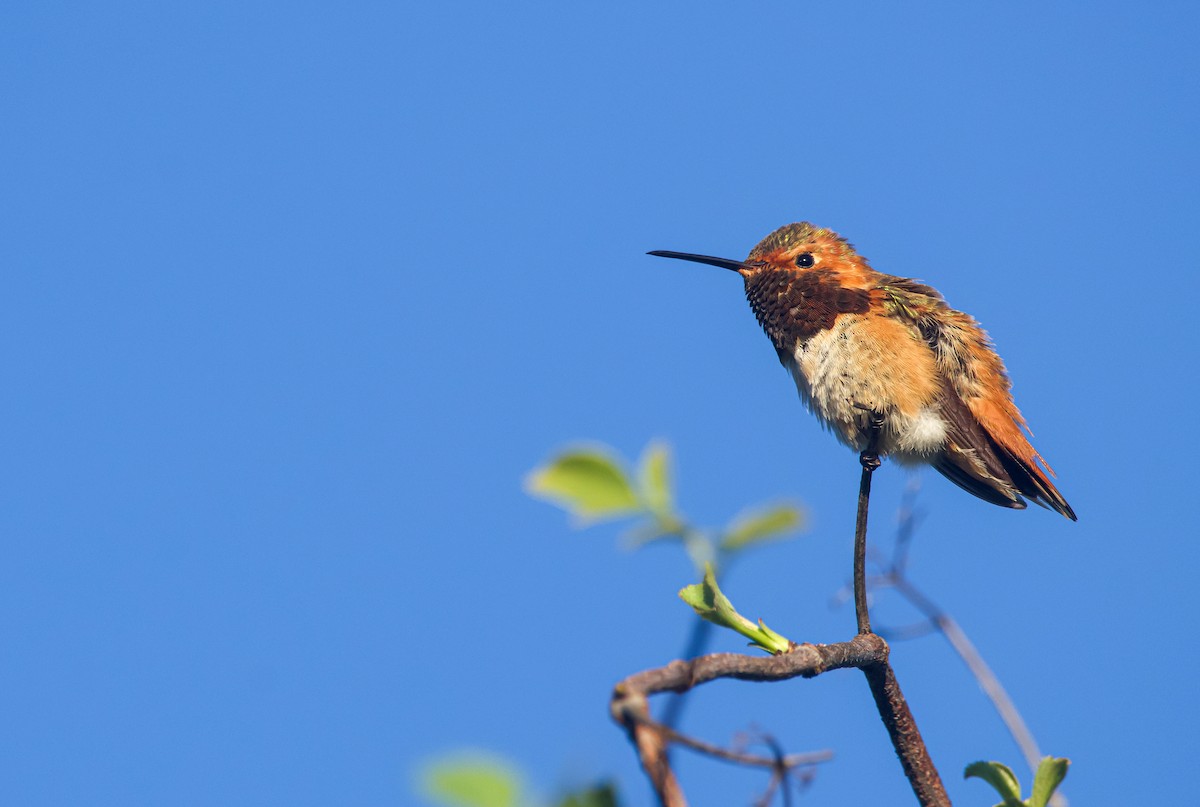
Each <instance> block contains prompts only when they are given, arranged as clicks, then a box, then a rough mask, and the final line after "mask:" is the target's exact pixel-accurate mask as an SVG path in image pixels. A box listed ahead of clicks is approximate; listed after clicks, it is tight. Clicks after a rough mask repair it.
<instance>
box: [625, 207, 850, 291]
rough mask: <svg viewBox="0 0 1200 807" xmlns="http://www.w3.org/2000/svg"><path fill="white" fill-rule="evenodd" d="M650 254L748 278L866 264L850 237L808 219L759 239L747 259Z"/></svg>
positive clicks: (666, 253)
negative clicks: (691, 262)
mask: <svg viewBox="0 0 1200 807" xmlns="http://www.w3.org/2000/svg"><path fill="white" fill-rule="evenodd" d="M647 254H649V255H657V256H659V257H662V258H679V259H681V260H685V261H694V262H696V263H706V264H709V265H710V266H720V267H722V268H724V269H730V270H732V271H734V272H737V273H738V274H740V275H741V276H742V277H744V278H746V280H750V278H752V277H754V276H755V275H757V274H758V273H760V272H764V271H770V272H781V271H783V272H804V271H808V270H815V271H823V272H830V273H835V274H837V273H840V271H842V270H846V269H848V268H852V267H853V266H854V265H859V266H865V265H866V264H865V262H864V261H863V260H862V258H860V257H859V256H858V254H857V253H856V252H855V251H854V247H852V246H850V244H849V243H848V242H847V241H846V239H844V238H842V237H841V236H840V235H838V234H837V233H835V232H834V231H833V230H827V229H825V228H824V227H817V226H816V225H814V224H809V223H808V222H806V221H802V222H799V223H797V224H785V225H784V226H783V227H780V228H779V229H778V230H776V231H775V232H773V233H771V234H770V235H768V236H767V237H766V238H764V239H763V240H762V241H759V242H758V245H757V246H755V247H754V249H752V250H750V254H749V255H748V256H747V257H746V259H745V260H744V261H737V260H732V259H730V258H714V257H712V256H710V255H695V254H692V253H689V252H668V251H664V250H655V251H654V252H650V253H647Z"/></svg>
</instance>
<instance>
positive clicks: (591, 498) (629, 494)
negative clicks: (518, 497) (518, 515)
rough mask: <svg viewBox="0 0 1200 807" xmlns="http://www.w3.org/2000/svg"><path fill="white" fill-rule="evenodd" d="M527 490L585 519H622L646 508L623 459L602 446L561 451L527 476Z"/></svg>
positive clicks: (532, 494)
mask: <svg viewBox="0 0 1200 807" xmlns="http://www.w3.org/2000/svg"><path fill="white" fill-rule="evenodd" d="M525 490H526V491H527V492H528V493H529V494H530V495H531V496H539V497H541V498H544V499H549V500H551V501H554V502H556V503H558V504H559V505H561V506H562V507H564V508H565V509H567V510H568V511H570V512H571V513H572V514H574V515H575V516H578V517H579V518H580V519H583V520H584V521H599V520H602V519H605V518H620V517H621V516H627V515H631V514H634V513H637V512H639V511H641V510H642V509H643V507H642V504H641V501H640V500H639V499H638V496H637V494H636V493H635V492H634V490H633V486H632V485H630V483H629V477H628V476H627V475H626V473H625V470H624V469H623V468H622V467H621V464H620V462H619V461H618V460H616V459H614V458H613V457H612V455H611V453H610V452H609V451H608V450H606V449H603V448H597V449H575V450H572V451H567V452H564V453H562V454H560V455H559V456H557V457H555V458H554V459H553V460H551V461H550V462H548V463H547V464H546V465H543V466H542V467H540V468H535V469H534V470H533V471H532V472H531V473H530V474H529V476H527V477H526V478H525Z"/></svg>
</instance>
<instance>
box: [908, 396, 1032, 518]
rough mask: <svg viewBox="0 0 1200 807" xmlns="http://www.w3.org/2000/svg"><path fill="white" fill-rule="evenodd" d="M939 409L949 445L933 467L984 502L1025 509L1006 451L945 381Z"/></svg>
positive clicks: (939, 397) (937, 457)
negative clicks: (1009, 468) (1008, 466)
mask: <svg viewBox="0 0 1200 807" xmlns="http://www.w3.org/2000/svg"><path fill="white" fill-rule="evenodd" d="M938 409H939V410H940V412H941V415H942V418H943V419H944V420H945V422H946V445H945V448H944V449H943V450H942V452H941V453H940V454H938V455H937V456H936V457H933V458H932V460H931V464H932V465H933V467H934V469H936V470H937V472H938V473H940V474H941V475H942V476H944V477H946V478H947V479H949V480H950V481H951V482H953V483H954V484H956V485H958V486H959V487H960V488H962V489H963V490H965V491H966V492H967V493H970V494H972V495H974V496H978V497H979V498H981V499H983V500H984V501H985V502H991V503H992V504H997V505H1000V506H1001V507H1011V508H1013V509H1014V510H1023V509H1025V502H1024V501H1023V500H1022V499H1021V497H1020V496H1019V495H1018V487H1019V486H1018V485H1017V484H1015V482H1014V481H1013V479H1012V475H1011V474H1010V473H1009V472H1008V469H1007V467H1006V465H1005V462H1004V451H1003V449H1001V448H1000V447H999V446H997V445H996V442H995V440H993V439H992V437H991V435H989V434H988V432H987V430H986V429H985V428H984V427H983V426H982V425H981V424H980V423H979V421H978V420H977V419H976V418H975V415H974V414H973V413H972V411H971V409H970V407H968V406H967V405H966V403H964V402H963V399H962V398H961V397H959V394H958V392H957V391H956V390H955V389H954V386H953V385H952V384H951V383H950V382H949V381H948V380H946V378H945V377H943V378H942V386H941V390H940V394H939V396H938Z"/></svg>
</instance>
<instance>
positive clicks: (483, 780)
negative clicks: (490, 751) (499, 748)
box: [423, 753, 521, 807]
mask: <svg viewBox="0 0 1200 807" xmlns="http://www.w3.org/2000/svg"><path fill="white" fill-rule="evenodd" d="M423 779H424V785H425V793H426V795H427V796H429V797H430V798H431V799H434V800H436V801H438V802H440V803H442V804H445V805H447V807H517V805H518V804H519V803H520V794H521V778H520V774H519V773H518V772H517V770H516V768H514V767H513V766H512V765H510V764H509V763H507V762H505V761H504V760H502V759H499V758H497V757H493V756H490V755H486V754H483V753H466V754H458V755H455V756H454V757H448V758H445V759H442V760H439V761H437V762H434V763H432V764H430V765H429V767H428V768H426V770H425V773H424V777H423Z"/></svg>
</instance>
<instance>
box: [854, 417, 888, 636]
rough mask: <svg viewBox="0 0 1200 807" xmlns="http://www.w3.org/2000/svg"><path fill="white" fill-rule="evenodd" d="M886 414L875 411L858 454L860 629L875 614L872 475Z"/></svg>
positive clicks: (857, 603)
mask: <svg viewBox="0 0 1200 807" xmlns="http://www.w3.org/2000/svg"><path fill="white" fill-rule="evenodd" d="M882 428H883V415H882V414H880V413H879V412H872V413H871V418H870V421H869V423H868V426H867V447H866V449H865V450H864V451H863V452H862V453H861V454H859V455H858V461H859V462H860V463H862V479H861V480H860V481H859V483H858V517H857V518H856V519H855V523H854V615H855V616H856V617H857V618H858V632H859V633H860V634H864V633H870V632H871V615H870V614H869V613H868V612H867V510H868V508H869V506H870V503H871V475H872V474H873V473H874V472H875V469H876V468H878V467H879V432H880V430H881V429H882Z"/></svg>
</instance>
